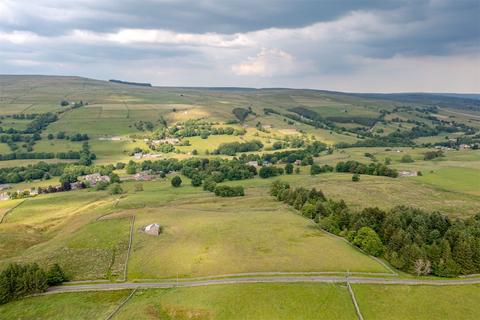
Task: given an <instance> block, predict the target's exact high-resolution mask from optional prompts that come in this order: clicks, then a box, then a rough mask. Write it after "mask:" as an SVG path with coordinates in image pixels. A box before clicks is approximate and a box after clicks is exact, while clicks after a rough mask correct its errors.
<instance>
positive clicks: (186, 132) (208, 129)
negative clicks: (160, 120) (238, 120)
mask: <svg viewBox="0 0 480 320" xmlns="http://www.w3.org/2000/svg"><path fill="white" fill-rule="evenodd" d="M213 125H214V123H212V122H207V121H204V120H193V119H192V120H188V121H185V122H183V123H182V122H180V123H177V124H176V125H175V126H172V127H171V128H168V135H170V136H174V137H178V138H186V137H196V136H200V137H202V138H203V139H206V138H208V136H210V135H244V134H245V132H246V131H245V129H235V128H233V127H214V126H213Z"/></svg>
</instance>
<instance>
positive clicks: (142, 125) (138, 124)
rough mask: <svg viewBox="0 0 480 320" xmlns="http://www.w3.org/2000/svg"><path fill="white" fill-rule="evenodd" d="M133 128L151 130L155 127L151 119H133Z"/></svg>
mask: <svg viewBox="0 0 480 320" xmlns="http://www.w3.org/2000/svg"><path fill="white" fill-rule="evenodd" d="M134 126H135V128H137V130H139V131H152V130H153V129H154V128H155V125H154V124H153V123H152V122H151V121H143V120H139V121H135V123H134Z"/></svg>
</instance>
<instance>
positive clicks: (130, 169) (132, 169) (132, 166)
mask: <svg viewBox="0 0 480 320" xmlns="http://www.w3.org/2000/svg"><path fill="white" fill-rule="evenodd" d="M126 170H127V173H128V174H135V173H137V164H136V163H135V162H134V161H133V160H130V161H129V162H128V164H127V167H126Z"/></svg>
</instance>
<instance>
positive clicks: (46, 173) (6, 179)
mask: <svg viewBox="0 0 480 320" xmlns="http://www.w3.org/2000/svg"><path fill="white" fill-rule="evenodd" d="M66 166H67V164H65V163H55V164H49V163H46V162H38V163H36V164H32V165H28V166H18V167H10V168H1V169H0V183H18V182H22V181H30V180H36V179H49V178H50V177H52V176H57V177H58V176H60V175H61V174H62V173H63V170H64V168H65V167H66Z"/></svg>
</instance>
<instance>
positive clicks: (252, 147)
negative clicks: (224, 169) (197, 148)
mask: <svg viewBox="0 0 480 320" xmlns="http://www.w3.org/2000/svg"><path fill="white" fill-rule="evenodd" d="M262 148H263V143H261V142H260V141H259V140H252V141H247V142H229V143H222V144H220V145H219V146H218V149H216V150H214V151H213V152H212V154H225V155H228V156H234V155H236V154H237V152H249V151H258V150H261V149H262Z"/></svg>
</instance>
